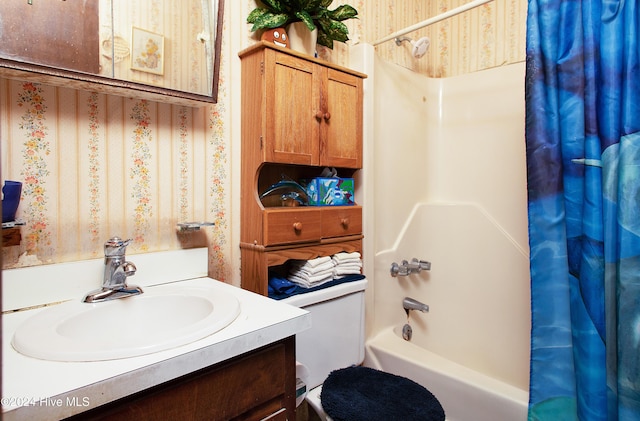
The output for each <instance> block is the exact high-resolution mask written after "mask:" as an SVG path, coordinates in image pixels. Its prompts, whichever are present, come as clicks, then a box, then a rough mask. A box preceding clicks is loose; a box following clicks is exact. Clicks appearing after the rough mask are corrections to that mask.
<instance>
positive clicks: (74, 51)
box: [0, 0, 224, 105]
mask: <svg viewBox="0 0 640 421" xmlns="http://www.w3.org/2000/svg"><path fill="white" fill-rule="evenodd" d="M223 13H224V0H211V1H209V0H208V1H202V0H137V1H135V2H131V1H129V0H92V1H88V2H87V1H84V2H78V1H43V0H2V1H1V2H0V39H2V43H0V77H6V78H11V79H20V80H28V81H32V82H40V83H46V84H50V85H55V86H66V87H72V88H76V89H85V90H93V91H97V92H104V93H109V94H115V95H124V96H131V97H136V98H145V99H150V100H157V101H163V102H172V103H176V104H184V105H202V103H203V102H216V100H217V91H218V89H217V87H218V74H219V63H220V60H219V57H220V47H221V35H222V19H223ZM176 16H179V18H178V19H176Z"/></svg>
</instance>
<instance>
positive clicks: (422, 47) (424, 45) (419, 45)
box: [395, 37, 431, 58]
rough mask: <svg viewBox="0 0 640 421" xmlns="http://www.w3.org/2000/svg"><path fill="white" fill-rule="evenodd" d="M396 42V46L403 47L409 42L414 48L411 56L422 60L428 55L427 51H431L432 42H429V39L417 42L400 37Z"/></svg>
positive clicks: (423, 38) (424, 38)
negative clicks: (405, 42)
mask: <svg viewBox="0 0 640 421" xmlns="http://www.w3.org/2000/svg"><path fill="white" fill-rule="evenodd" d="M395 41H396V45H402V43H403V42H404V41H409V42H410V43H411V45H412V46H413V50H412V51H411V54H412V55H413V56H414V57H415V58H421V57H422V56H424V55H425V54H426V53H427V50H429V45H430V44H431V41H430V40H429V38H428V37H422V38H420V39H418V40H417V41H413V40H412V39H411V38H409V37H400V38H396V39H395Z"/></svg>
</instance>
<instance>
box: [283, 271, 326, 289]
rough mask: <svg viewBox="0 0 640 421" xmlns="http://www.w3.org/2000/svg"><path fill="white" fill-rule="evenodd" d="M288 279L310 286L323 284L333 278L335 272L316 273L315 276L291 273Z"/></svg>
mask: <svg viewBox="0 0 640 421" xmlns="http://www.w3.org/2000/svg"><path fill="white" fill-rule="evenodd" d="M287 279H288V280H289V281H291V282H293V283H294V284H298V285H301V286H303V287H306V288H310V287H314V286H318V285H322V284H324V283H325V282H329V281H330V280H332V279H333V272H332V273H328V274H327V273H324V274H320V275H314V276H300V275H289V276H288V277H287Z"/></svg>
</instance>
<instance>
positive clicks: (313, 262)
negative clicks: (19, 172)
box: [293, 256, 331, 267]
mask: <svg viewBox="0 0 640 421" xmlns="http://www.w3.org/2000/svg"><path fill="white" fill-rule="evenodd" d="M327 262H331V256H323V257H316V258H315V259H310V260H294V261H293V265H295V266H306V267H316V266H319V265H322V264H324V263H327Z"/></svg>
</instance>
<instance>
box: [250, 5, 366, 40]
mask: <svg viewBox="0 0 640 421" xmlns="http://www.w3.org/2000/svg"><path fill="white" fill-rule="evenodd" d="M332 2H333V0H262V1H261V3H262V4H263V5H264V7H256V8H255V9H254V10H253V11H252V12H251V13H250V14H249V16H248V17H247V22H248V23H252V24H253V27H252V28H251V30H252V31H256V30H259V29H268V28H278V27H281V26H285V25H288V24H290V23H292V22H304V24H305V25H306V26H307V28H308V29H309V30H310V31H313V30H314V29H316V28H318V44H320V45H324V46H325V47H329V48H333V41H339V42H346V41H347V40H348V39H349V30H348V29H347V26H346V25H345V24H344V23H342V21H344V20H347V19H351V18H355V17H356V16H357V14H358V11H357V10H356V9H354V8H353V7H352V6H349V5H348V4H344V5H342V6H338V7H337V8H335V9H334V10H329V6H330V5H331V3H332Z"/></svg>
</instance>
